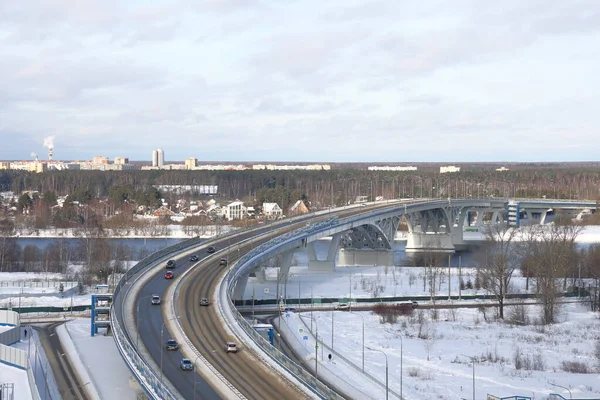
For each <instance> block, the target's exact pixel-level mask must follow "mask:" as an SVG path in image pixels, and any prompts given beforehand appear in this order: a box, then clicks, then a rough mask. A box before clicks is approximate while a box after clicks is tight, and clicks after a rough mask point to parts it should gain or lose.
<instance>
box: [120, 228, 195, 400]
mask: <svg viewBox="0 0 600 400" xmlns="http://www.w3.org/2000/svg"><path fill="white" fill-rule="evenodd" d="M200 243H202V239H199V238H193V239H188V240H186V241H183V242H180V243H177V244H175V245H172V246H169V247H166V248H164V249H162V250H160V251H158V252H156V253H153V254H151V255H150V256H148V257H146V258H145V259H143V260H142V261H140V262H139V263H137V264H136V265H135V266H133V267H132V268H130V269H129V270H128V271H127V272H126V273H125V274H124V275H123V277H122V278H121V279H120V280H119V283H118V284H117V285H116V286H115V290H114V293H113V298H114V302H113V306H112V309H111V313H110V323H111V328H112V332H113V337H114V339H115V343H116V344H117V348H118V349H119V352H120V353H121V355H122V357H123V359H124V360H125V362H126V363H127V366H128V367H129V369H130V370H131V371H132V372H133V373H134V375H135V377H136V378H137V380H138V382H139V383H140V385H141V386H142V387H143V388H144V390H145V391H146V392H147V393H148V394H149V395H150V396H151V397H152V398H153V399H156V400H159V399H168V400H170V399H172V400H176V399H177V396H175V395H174V394H173V393H172V392H171V391H170V390H169V388H168V387H167V386H166V385H165V384H164V383H163V382H162V380H161V379H160V376H159V375H158V374H156V373H155V372H154V371H153V369H152V367H151V366H150V365H149V364H148V363H147V362H146V361H145V360H144V358H143V357H142V356H141V355H140V353H139V351H138V350H137V349H136V347H135V346H134V345H133V341H132V340H131V338H130V337H129V334H128V333H127V330H126V329H125V328H124V326H122V325H121V321H120V318H119V317H123V316H124V315H125V311H124V307H125V297H126V296H127V292H128V289H129V287H131V285H128V286H126V285H127V283H130V281H131V279H132V278H135V277H136V276H139V274H140V273H141V272H143V271H145V270H146V269H147V268H149V267H151V266H152V265H154V264H155V263H156V262H158V261H160V260H161V259H163V258H165V257H167V256H169V255H172V254H174V253H178V252H181V251H183V250H185V249H189V248H191V247H194V246H198V245H199V244H200ZM118 304H120V307H118V306H117V305H118Z"/></svg>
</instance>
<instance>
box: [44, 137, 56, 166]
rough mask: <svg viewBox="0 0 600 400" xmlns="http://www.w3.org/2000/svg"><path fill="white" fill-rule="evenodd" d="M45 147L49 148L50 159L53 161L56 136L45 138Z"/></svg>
mask: <svg viewBox="0 0 600 400" xmlns="http://www.w3.org/2000/svg"><path fill="white" fill-rule="evenodd" d="M44 147H45V148H47V149H48V160H49V161H52V155H53V154H54V136H48V137H47V138H45V139H44Z"/></svg>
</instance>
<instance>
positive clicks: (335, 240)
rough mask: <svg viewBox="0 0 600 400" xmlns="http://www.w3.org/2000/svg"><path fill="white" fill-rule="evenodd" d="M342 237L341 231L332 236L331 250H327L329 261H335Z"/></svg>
mask: <svg viewBox="0 0 600 400" xmlns="http://www.w3.org/2000/svg"><path fill="white" fill-rule="evenodd" d="M341 237H342V233H341V232H340V233H336V234H334V235H333V236H332V237H331V242H330V243H329V250H327V261H335V256H336V254H337V253H338V250H339V246H340V239H341ZM313 250H314V249H313Z"/></svg>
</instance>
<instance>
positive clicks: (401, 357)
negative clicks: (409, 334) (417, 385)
mask: <svg viewBox="0 0 600 400" xmlns="http://www.w3.org/2000/svg"><path fill="white" fill-rule="evenodd" d="M398 337H399V338H400V400H402V359H403V356H402V347H403V346H402V336H398Z"/></svg>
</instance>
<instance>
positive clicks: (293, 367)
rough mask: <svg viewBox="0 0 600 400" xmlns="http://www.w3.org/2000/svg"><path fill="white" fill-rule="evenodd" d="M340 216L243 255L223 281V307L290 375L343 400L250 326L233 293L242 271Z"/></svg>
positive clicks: (324, 395) (325, 395) (322, 393)
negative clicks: (238, 307)
mask: <svg viewBox="0 0 600 400" xmlns="http://www.w3.org/2000/svg"><path fill="white" fill-rule="evenodd" d="M338 220H339V218H337V217H334V218H329V219H326V220H323V221H319V222H317V223H314V224H310V225H309V226H305V227H302V228H300V229H297V230H295V231H292V232H288V233H286V234H283V235H280V236H277V237H276V238H273V239H271V240H269V241H268V242H266V243H263V244H261V245H260V246H258V247H256V248H254V249H253V250H251V251H250V252H248V253H246V254H245V255H243V256H242V257H241V258H240V260H238V262H236V263H235V269H231V270H229V271H228V272H227V274H226V275H225V279H224V281H223V282H225V283H226V284H227V300H228V301H227V302H226V304H223V305H222V306H223V307H229V311H230V313H231V315H233V317H234V319H235V321H236V322H237V324H238V326H239V327H240V328H242V329H243V330H244V332H245V333H246V334H247V335H248V336H249V337H250V338H251V339H252V340H253V341H254V343H256V345H258V347H259V348H260V349H261V350H262V351H263V352H265V353H266V354H267V355H268V356H270V357H271V359H273V360H274V361H275V362H277V363H278V364H279V365H280V366H281V367H283V368H284V369H285V370H286V371H288V372H289V373H290V374H292V375H294V376H295V377H296V378H297V379H298V380H299V381H300V382H302V383H303V384H304V385H305V386H306V387H307V388H308V389H309V390H311V391H312V392H313V393H315V394H316V395H318V396H319V397H320V398H322V399H328V400H329V399H331V400H338V399H342V397H341V396H340V395H338V394H337V392H336V391H335V390H333V389H331V388H330V387H328V386H327V385H325V384H324V383H323V382H321V381H320V380H319V379H318V378H316V377H315V376H314V375H313V374H312V373H310V372H308V371H307V370H305V369H304V368H303V367H302V366H300V365H298V364H296V363H295V362H294V361H292V360H290V359H289V358H288V357H287V356H286V355H284V354H283V353H281V352H280V351H279V350H277V349H276V348H275V347H273V346H272V345H271V344H270V343H269V342H267V341H266V340H265V339H264V338H263V337H262V336H261V335H260V334H259V333H258V332H256V330H255V329H254V328H253V327H252V325H250V323H249V322H248V321H246V319H245V318H244V317H243V316H242V314H241V313H240V312H238V311H237V309H236V308H235V307H234V306H233V301H232V298H231V295H232V293H233V287H234V284H235V280H236V278H237V277H239V275H240V274H241V273H242V271H243V270H245V269H246V268H248V267H249V266H251V265H253V264H254V262H256V261H258V260H259V259H261V258H262V257H264V256H265V255H267V254H268V253H270V252H272V251H273V249H276V248H277V247H280V246H283V245H285V244H287V243H290V242H293V241H296V240H298V239H300V238H302V237H303V236H304V235H305V234H307V233H309V232H312V231H317V230H318V231H320V230H323V229H327V228H328V227H332V226H334V225H336V224H337V222H338Z"/></svg>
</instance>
